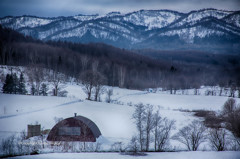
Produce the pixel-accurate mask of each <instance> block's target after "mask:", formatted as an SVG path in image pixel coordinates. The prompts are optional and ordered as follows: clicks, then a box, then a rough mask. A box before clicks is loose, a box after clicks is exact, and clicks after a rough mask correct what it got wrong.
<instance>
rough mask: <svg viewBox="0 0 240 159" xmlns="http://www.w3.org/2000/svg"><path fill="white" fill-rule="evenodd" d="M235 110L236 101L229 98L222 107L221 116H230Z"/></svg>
mask: <svg viewBox="0 0 240 159" xmlns="http://www.w3.org/2000/svg"><path fill="white" fill-rule="evenodd" d="M235 110H236V100H235V99H233V98H229V99H228V100H227V101H226V102H225V103H224V105H223V110H222V112H223V114H231V113H233V112H234V111H235Z"/></svg>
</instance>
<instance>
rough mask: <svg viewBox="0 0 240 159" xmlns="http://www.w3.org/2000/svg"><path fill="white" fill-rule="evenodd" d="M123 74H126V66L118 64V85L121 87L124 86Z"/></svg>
mask: <svg viewBox="0 0 240 159" xmlns="http://www.w3.org/2000/svg"><path fill="white" fill-rule="evenodd" d="M125 76H126V67H124V66H119V68H118V77H119V79H118V80H119V87H123V86H124V83H125Z"/></svg>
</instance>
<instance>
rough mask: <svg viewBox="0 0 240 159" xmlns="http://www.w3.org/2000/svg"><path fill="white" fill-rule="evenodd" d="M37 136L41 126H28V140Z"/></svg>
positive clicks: (39, 133)
mask: <svg viewBox="0 0 240 159" xmlns="http://www.w3.org/2000/svg"><path fill="white" fill-rule="evenodd" d="M39 135H41V125H28V134H27V137H28V138H30V137H33V136H39Z"/></svg>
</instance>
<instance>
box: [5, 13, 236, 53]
mask: <svg viewBox="0 0 240 159" xmlns="http://www.w3.org/2000/svg"><path fill="white" fill-rule="evenodd" d="M239 22H240V12H239V11H235V12H233V11H223V10H216V9H203V10H198V11H191V12H189V13H179V12H176V11H171V10H140V11H136V12H132V13H127V14H121V13H119V12H112V13H108V14H106V15H103V16H100V15H76V16H69V17H55V18H43V17H35V16H27V15H25V16H19V17H11V16H9V17H4V18H1V19H0V24H2V26H4V27H8V28H12V29H14V30H17V31H18V32H20V33H23V34H24V35H30V36H32V37H33V38H36V39H40V40H44V41H47V40H54V41H58V40H61V41H71V42H81V43H89V42H101V43H106V44H110V45H113V46H117V47H120V48H127V49H142V48H154V49H160V50H189V49H190V50H198V51H210V52H214V53H239V51H240V23H239Z"/></svg>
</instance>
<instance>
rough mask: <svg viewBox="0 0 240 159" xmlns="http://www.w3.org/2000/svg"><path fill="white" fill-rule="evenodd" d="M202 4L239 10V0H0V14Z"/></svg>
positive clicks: (185, 8)
mask: <svg viewBox="0 0 240 159" xmlns="http://www.w3.org/2000/svg"><path fill="white" fill-rule="evenodd" d="M202 8H216V9H225V10H240V1H239V0H1V1H0V10H1V12H0V16H7V15H23V14H28V15H37V16H50V17H52V16H70V15H76V14H96V13H99V14H106V13H108V12H111V11H120V12H123V13H127V12H132V11H136V10H140V9H169V10H176V11H179V12H185V13H186V12H189V11H191V10H198V9H202Z"/></svg>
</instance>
